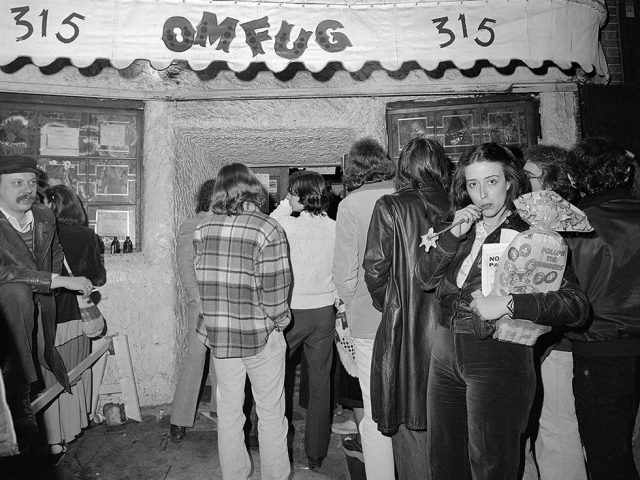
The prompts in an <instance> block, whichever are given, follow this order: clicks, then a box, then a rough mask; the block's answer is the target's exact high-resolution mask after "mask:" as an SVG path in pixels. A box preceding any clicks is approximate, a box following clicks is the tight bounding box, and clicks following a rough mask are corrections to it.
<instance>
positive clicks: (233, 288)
mask: <svg viewBox="0 0 640 480" xmlns="http://www.w3.org/2000/svg"><path fill="white" fill-rule="evenodd" d="M193 246H194V250H195V258H194V266H195V271H196V278H197V280H198V288H199V290H200V298H201V301H202V313H203V320H204V326H205V327H206V330H207V337H208V341H209V342H208V343H209V346H210V347H211V349H212V353H213V355H214V356H215V357H216V358H237V357H250V356H253V355H256V354H257V353H258V352H260V351H261V350H262V349H263V348H264V346H265V345H266V343H267V338H268V336H269V334H270V333H271V332H272V331H273V330H274V329H275V328H277V329H279V330H284V328H285V327H286V326H287V325H288V324H289V321H290V319H291V314H290V311H289V306H288V303H287V299H288V296H289V288H290V286H291V271H290V269H289V252H288V248H287V241H286V237H285V234H284V231H283V230H282V227H281V226H280V225H279V224H278V222H276V221H275V220H274V219H272V218H270V217H269V216H267V215H265V214H264V213H262V212H260V211H259V210H257V208H254V207H253V205H250V206H249V208H248V209H247V210H245V211H244V212H243V213H241V214H240V215H224V214H215V213H210V214H208V215H207V216H205V217H204V218H203V220H202V221H201V222H200V223H199V224H198V226H197V227H196V229H195V231H194V237H193Z"/></svg>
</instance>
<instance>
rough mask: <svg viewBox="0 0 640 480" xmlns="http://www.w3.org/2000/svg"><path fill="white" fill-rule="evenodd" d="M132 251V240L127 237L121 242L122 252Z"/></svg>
mask: <svg viewBox="0 0 640 480" xmlns="http://www.w3.org/2000/svg"><path fill="white" fill-rule="evenodd" d="M131 252H133V242H132V241H131V237H127V238H125V240H124V243H123V244H122V253H131Z"/></svg>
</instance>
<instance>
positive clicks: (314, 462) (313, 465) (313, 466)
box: [307, 457, 324, 472]
mask: <svg viewBox="0 0 640 480" xmlns="http://www.w3.org/2000/svg"><path fill="white" fill-rule="evenodd" d="M307 459H308V460H309V470H311V471H312V472H319V471H320V468H321V467H322V461H323V460H324V458H322V457H321V458H311V457H307Z"/></svg>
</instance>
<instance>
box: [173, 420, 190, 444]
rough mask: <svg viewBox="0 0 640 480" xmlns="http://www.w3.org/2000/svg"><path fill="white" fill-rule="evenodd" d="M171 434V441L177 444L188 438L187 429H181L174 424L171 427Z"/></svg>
mask: <svg viewBox="0 0 640 480" xmlns="http://www.w3.org/2000/svg"><path fill="white" fill-rule="evenodd" d="M169 433H170V434H171V440H173V441H174V442H175V443H181V442H182V441H183V440H184V439H185V437H186V436H187V427H179V426H177V425H174V424H173V423H172V424H171V427H169Z"/></svg>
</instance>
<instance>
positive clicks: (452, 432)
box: [427, 326, 536, 480]
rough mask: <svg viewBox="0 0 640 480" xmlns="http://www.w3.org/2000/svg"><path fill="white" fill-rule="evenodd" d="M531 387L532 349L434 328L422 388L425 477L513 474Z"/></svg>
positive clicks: (507, 477) (480, 478)
mask: <svg viewBox="0 0 640 480" xmlns="http://www.w3.org/2000/svg"><path fill="white" fill-rule="evenodd" d="M535 388H536V383H535V371H534V364H533V350H532V349H531V347H526V346H523V345H516V344H511V343H503V342H498V341H497V340H493V339H486V340H480V339H479V338H477V337H476V336H475V335H471V334H460V333H453V332H451V331H449V330H447V329H445V328H443V327H441V326H438V328H437V329H436V332H435V335H434V342H433V350H432V352H431V366H430V370H429V383H428V389H427V413H428V417H427V418H428V426H429V428H428V432H429V433H428V437H429V439H428V443H429V454H430V455H429V456H430V461H431V478H433V479H434V480H448V479H450V480H465V479H470V478H473V479H474V480H500V479H504V480H516V479H517V478H520V476H519V475H520V474H519V470H520V465H521V452H522V448H521V444H522V435H523V432H524V430H525V428H526V426H527V420H528V418H529V411H530V409H531V405H532V403H533V397H534V393H535Z"/></svg>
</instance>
